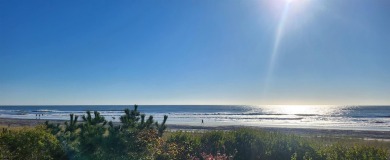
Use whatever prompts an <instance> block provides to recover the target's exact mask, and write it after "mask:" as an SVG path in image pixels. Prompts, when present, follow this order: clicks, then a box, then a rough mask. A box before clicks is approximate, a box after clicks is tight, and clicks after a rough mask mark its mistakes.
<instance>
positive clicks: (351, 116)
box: [0, 105, 390, 131]
mask: <svg viewBox="0 0 390 160" xmlns="http://www.w3.org/2000/svg"><path fill="white" fill-rule="evenodd" d="M125 108H130V109H133V106H132V105H127V106H126V105H97V106H94V105H70V106H0V118H18V119H36V118H41V119H59V120H67V119H69V114H70V113H74V114H76V115H83V114H84V113H85V111H86V110H91V111H95V110H96V111H99V112H101V114H102V115H103V116H105V117H106V119H108V120H111V121H118V119H119V117H120V116H121V115H122V114H123V110H124V109H125ZM139 110H140V111H141V112H143V113H145V114H146V115H147V116H148V115H153V116H154V118H155V119H156V120H158V121H161V120H162V118H163V116H164V115H168V116H169V118H168V121H167V123H168V124H179V125H197V126H201V125H204V126H224V125H240V126H262V127H283V128H318V129H352V130H378V131H390V106H283V105H279V106H242V105H231V106H230V105H218V106H215V105H140V106H139ZM37 114H43V116H40V117H39V116H37ZM202 119H203V120H204V124H202V123H201V121H202Z"/></svg>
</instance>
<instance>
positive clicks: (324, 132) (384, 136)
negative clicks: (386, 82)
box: [0, 118, 390, 141]
mask: <svg viewBox="0 0 390 160" xmlns="http://www.w3.org/2000/svg"><path fill="white" fill-rule="evenodd" d="M45 121H47V120H43V119H11V118H0V126H3V127H8V126H9V127H28V126H31V127H33V126H36V125H39V124H43V123H45ZM49 121H50V122H51V123H61V124H63V123H64V122H65V121H63V120H49ZM117 124H119V123H117ZM241 128H252V129H258V130H263V131H271V132H280V133H286V134H296V135H301V136H317V137H333V138H338V137H340V138H362V139H370V140H371V139H374V140H384V141H390V131H364V130H336V129H309V128H276V127H248V126H190V125H168V130H170V131H177V130H187V131H207V130H236V129H241Z"/></svg>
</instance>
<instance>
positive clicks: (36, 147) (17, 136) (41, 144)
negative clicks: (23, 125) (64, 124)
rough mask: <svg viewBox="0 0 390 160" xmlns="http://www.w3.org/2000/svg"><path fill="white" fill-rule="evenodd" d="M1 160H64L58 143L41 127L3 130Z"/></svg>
mask: <svg viewBox="0 0 390 160" xmlns="http://www.w3.org/2000/svg"><path fill="white" fill-rule="evenodd" d="M0 149H1V151H0V156H1V157H0V158H2V159H21V160H23V159H66V156H65V153H64V152H63V150H62V148H61V145H60V143H59V141H58V140H57V139H56V137H55V136H53V135H52V134H51V133H49V132H47V131H46V130H45V129H44V128H43V127H41V126H38V127H36V128H33V129H22V130H16V131H13V130H3V131H2V132H1V133H0Z"/></svg>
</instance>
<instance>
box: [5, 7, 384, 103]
mask: <svg viewBox="0 0 390 160" xmlns="http://www.w3.org/2000/svg"><path fill="white" fill-rule="evenodd" d="M389 16H390V1H388V0H375V1H368V0H342V1H340V0H256V1H255V0H242V1H239V0H212V1H210V0H164V1H162V0H143V1H125V0H118V1H103V0H93V1H92V0H85V1H75V0H70V1H48V0H46V1H39V0H38V1H27V0H26V1H24V0H17V1H9V0H0V105H21V104H25V105H42V104H46V105H54V104H134V103H137V104H251V105H257V104H258V105H262V104H289V105H292V104H295V105H299V104H341V105H362V104H371V105H378V104H382V105H386V104H390V31H389V29H390V19H389ZM275 48H276V49H275Z"/></svg>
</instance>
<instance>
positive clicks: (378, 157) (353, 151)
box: [319, 144, 389, 160]
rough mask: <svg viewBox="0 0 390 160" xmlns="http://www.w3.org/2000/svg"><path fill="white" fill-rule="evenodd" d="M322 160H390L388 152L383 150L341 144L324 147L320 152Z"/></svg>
mask: <svg viewBox="0 0 390 160" xmlns="http://www.w3.org/2000/svg"><path fill="white" fill-rule="evenodd" d="M319 153H320V154H321V157H322V159H326V160H339V159H359V160H386V159H389V155H388V151H387V150H385V149H382V148H374V147H370V146H358V145H355V146H353V147H347V146H344V145H341V144H333V145H330V146H324V147H322V148H321V149H320V150H319Z"/></svg>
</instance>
